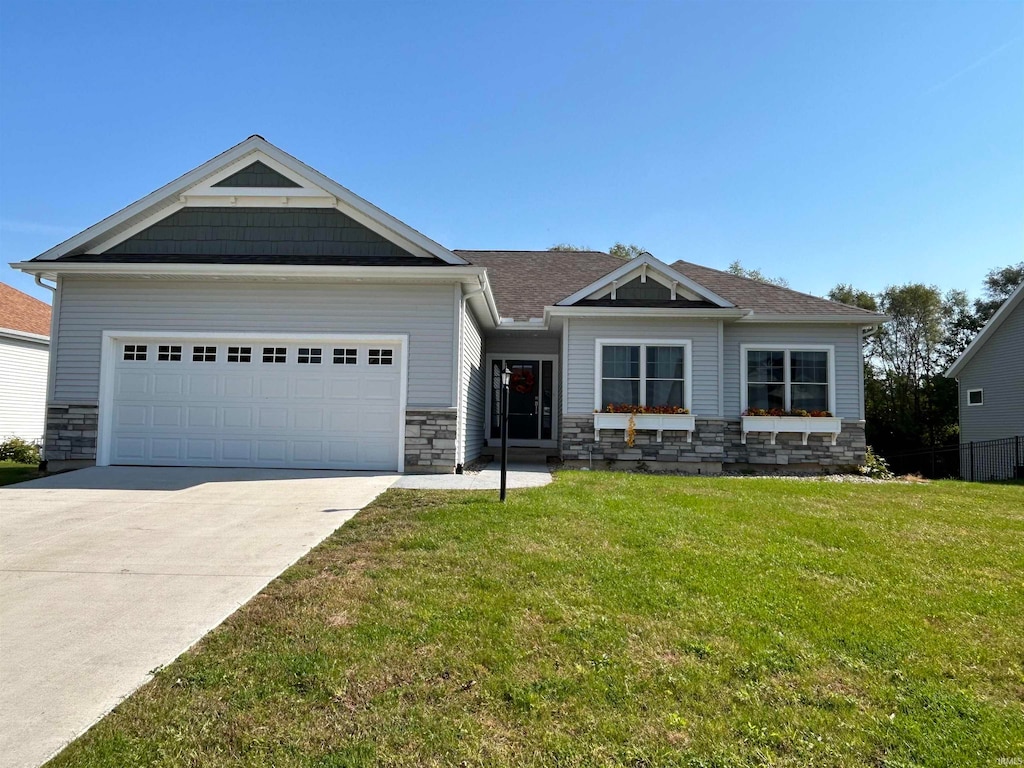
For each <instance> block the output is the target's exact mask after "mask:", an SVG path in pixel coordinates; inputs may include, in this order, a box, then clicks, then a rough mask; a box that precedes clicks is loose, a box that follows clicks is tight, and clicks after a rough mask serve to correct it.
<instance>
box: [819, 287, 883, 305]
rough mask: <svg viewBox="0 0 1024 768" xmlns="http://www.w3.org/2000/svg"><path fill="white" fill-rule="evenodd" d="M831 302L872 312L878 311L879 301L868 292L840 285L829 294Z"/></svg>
mask: <svg viewBox="0 0 1024 768" xmlns="http://www.w3.org/2000/svg"><path fill="white" fill-rule="evenodd" d="M828 298H829V301H838V302H839V303H840V304H846V305H848V306H851V307H860V308H861V309H867V310H870V311H871V312H877V311H878V301H877V300H876V299H875V297H874V296H872V295H871V294H870V293H868V292H867V291H858V290H857V289H856V288H854V287H853V286H852V285H847V284H846V283H840V284H839V285H837V286H836V287H835V288H833V289H832V290H831V291H829V292H828Z"/></svg>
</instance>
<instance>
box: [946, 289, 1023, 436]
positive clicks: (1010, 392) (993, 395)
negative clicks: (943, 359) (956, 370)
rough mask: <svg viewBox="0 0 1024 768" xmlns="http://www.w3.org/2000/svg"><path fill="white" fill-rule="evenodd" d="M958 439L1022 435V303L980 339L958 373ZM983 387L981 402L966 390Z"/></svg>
mask: <svg viewBox="0 0 1024 768" xmlns="http://www.w3.org/2000/svg"><path fill="white" fill-rule="evenodd" d="M957 381H958V382H959V383H960V442H962V443H968V442H971V441H972V440H998V439H1000V438H1005V437H1016V436H1017V435H1024V302H1021V303H1020V304H1018V305H1017V306H1016V307H1014V309H1013V311H1012V312H1011V313H1010V315H1009V317H1007V318H1006V319H1005V320H1004V321H1003V322H1002V324H1001V325H1000V326H999V327H998V328H996V329H995V331H994V332H993V333H992V334H991V335H990V336H989V337H988V338H987V339H985V340H984V344H983V346H982V347H981V348H980V349H979V350H978V351H977V352H976V353H975V355H974V356H973V357H972V358H971V359H970V360H969V361H968V362H967V365H965V366H964V368H963V370H962V371H960V375H959V376H958V377H957ZM972 389H981V390H984V393H983V398H982V399H983V405H969V404H968V400H967V393H968V392H969V391H970V390H972Z"/></svg>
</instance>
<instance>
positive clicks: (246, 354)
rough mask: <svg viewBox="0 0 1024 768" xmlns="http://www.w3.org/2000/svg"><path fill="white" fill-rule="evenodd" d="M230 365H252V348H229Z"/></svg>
mask: <svg viewBox="0 0 1024 768" xmlns="http://www.w3.org/2000/svg"><path fill="white" fill-rule="evenodd" d="M228 362H229V363H251V362H252V347H228Z"/></svg>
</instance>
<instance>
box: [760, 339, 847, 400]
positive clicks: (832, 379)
mask: <svg viewBox="0 0 1024 768" xmlns="http://www.w3.org/2000/svg"><path fill="white" fill-rule="evenodd" d="M747 352H785V353H786V358H785V377H784V381H785V385H786V403H785V409H786V410H787V411H788V410H790V407H791V403H792V400H791V397H792V396H791V391H792V390H791V384H792V382H791V381H790V380H789V377H790V365H789V353H790V352H827V353H828V412H829V413H831V414H832V415H833V416H835V415H836V348H835V346H834V345H832V344H740V413H743V412H744V411H746V410H747Z"/></svg>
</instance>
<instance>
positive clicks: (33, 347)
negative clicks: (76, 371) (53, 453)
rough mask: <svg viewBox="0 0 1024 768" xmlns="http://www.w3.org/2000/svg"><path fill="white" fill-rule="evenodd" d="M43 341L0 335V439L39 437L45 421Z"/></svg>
mask: <svg viewBox="0 0 1024 768" xmlns="http://www.w3.org/2000/svg"><path fill="white" fill-rule="evenodd" d="M48 361H49V348H48V347H47V346H46V344H41V343H39V342H34V341H22V340H21V339H11V338H7V337H0V440H2V439H4V438H6V437H20V438H21V439H22V440H33V441H35V440H40V439H41V438H42V436H43V427H44V426H45V422H46V369H47V363H48Z"/></svg>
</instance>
